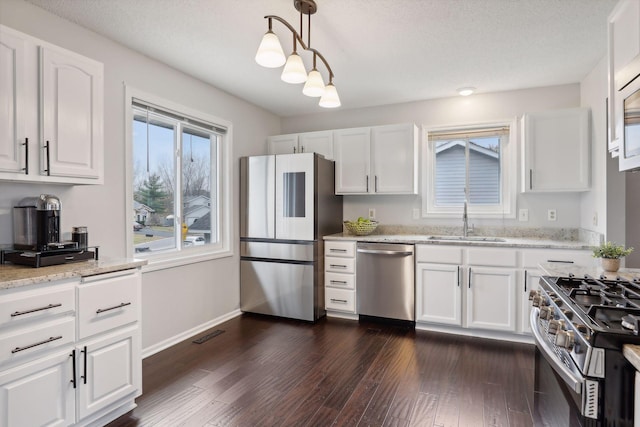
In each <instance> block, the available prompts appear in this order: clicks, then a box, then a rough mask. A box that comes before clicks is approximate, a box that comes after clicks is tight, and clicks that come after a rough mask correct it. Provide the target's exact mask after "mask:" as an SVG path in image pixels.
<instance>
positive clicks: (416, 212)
mask: <svg viewBox="0 0 640 427" xmlns="http://www.w3.org/2000/svg"><path fill="white" fill-rule="evenodd" d="M413 219H420V209H418V208H414V209H413Z"/></svg>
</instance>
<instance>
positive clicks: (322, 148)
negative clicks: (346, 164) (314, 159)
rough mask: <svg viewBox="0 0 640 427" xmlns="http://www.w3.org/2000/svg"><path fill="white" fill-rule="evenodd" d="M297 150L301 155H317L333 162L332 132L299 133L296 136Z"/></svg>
mask: <svg viewBox="0 0 640 427" xmlns="http://www.w3.org/2000/svg"><path fill="white" fill-rule="evenodd" d="M298 148H299V151H300V152H301V153H318V154H320V155H322V156H324V158H325V159H328V160H333V131H331V130H325V131H320V132H307V133H301V134H300V135H298Z"/></svg>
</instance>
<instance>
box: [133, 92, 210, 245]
mask: <svg viewBox="0 0 640 427" xmlns="http://www.w3.org/2000/svg"><path fill="white" fill-rule="evenodd" d="M132 110H133V123H132V133H133V135H132V145H133V180H132V181H133V182H132V184H133V208H134V219H135V221H134V233H133V246H134V251H135V252H136V253H149V252H151V253H157V252H168V251H176V250H181V249H184V248H189V247H192V246H204V245H208V246H216V245H219V243H220V214H219V208H220V203H219V199H220V198H219V194H220V191H219V190H220V188H219V178H218V173H219V150H220V138H221V137H222V134H221V133H219V132H218V131H217V129H216V128H215V127H213V126H211V127H209V126H207V127H208V129H205V128H203V127H200V126H198V124H196V123H194V122H192V121H189V120H188V119H186V118H181V117H180V116H179V115H176V114H172V113H166V114H163V113H162V112H158V111H157V110H156V109H153V108H145V106H144V105H139V104H136V103H134V106H133V107H132ZM205 126H206V124H205ZM178 189H179V190H178ZM140 226H142V227H140Z"/></svg>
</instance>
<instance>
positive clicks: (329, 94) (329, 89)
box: [319, 83, 342, 108]
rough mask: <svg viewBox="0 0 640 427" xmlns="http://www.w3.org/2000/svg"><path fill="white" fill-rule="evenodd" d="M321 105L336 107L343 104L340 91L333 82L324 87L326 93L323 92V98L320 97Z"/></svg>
mask: <svg viewBox="0 0 640 427" xmlns="http://www.w3.org/2000/svg"><path fill="white" fill-rule="evenodd" d="M319 105H320V106H321V107H324V108H336V107H339V106H340V105H342V104H340V97H338V91H337V90H336V87H335V86H334V85H333V83H329V84H328V85H327V86H326V87H325V88H324V93H323V94H322V98H320V104H319Z"/></svg>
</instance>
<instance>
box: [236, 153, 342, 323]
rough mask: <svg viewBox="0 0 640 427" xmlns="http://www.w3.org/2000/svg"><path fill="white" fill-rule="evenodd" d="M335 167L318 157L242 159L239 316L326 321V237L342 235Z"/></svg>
mask: <svg viewBox="0 0 640 427" xmlns="http://www.w3.org/2000/svg"><path fill="white" fill-rule="evenodd" d="M334 179H335V178H334V162H333V161H331V160H326V159H325V158H324V157H322V156H320V155H318V154H315V153H301V154H279V155H269V156H251V157H243V158H241V159H240V309H241V310H242V311H244V312H251V313H260V314H268V315H273V316H280V317H288V318H293V319H301V320H307V321H315V320H317V319H318V318H320V317H322V316H324V314H325V313H326V312H325V309H324V241H323V239H322V237H323V236H325V235H327V234H333V233H339V232H341V231H342V196H336V195H335V194H334V188H335V187H334Z"/></svg>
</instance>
